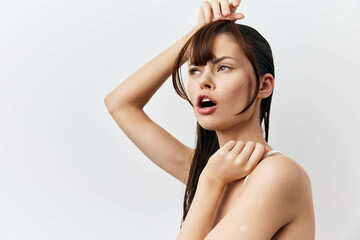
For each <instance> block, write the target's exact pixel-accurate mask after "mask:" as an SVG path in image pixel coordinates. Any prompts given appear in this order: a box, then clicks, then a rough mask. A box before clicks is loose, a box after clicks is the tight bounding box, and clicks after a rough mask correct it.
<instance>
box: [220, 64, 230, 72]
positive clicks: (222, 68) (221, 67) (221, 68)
mask: <svg viewBox="0 0 360 240" xmlns="http://www.w3.org/2000/svg"><path fill="white" fill-rule="evenodd" d="M228 69H230V67H228V66H225V65H221V66H219V68H218V71H224V70H228Z"/></svg>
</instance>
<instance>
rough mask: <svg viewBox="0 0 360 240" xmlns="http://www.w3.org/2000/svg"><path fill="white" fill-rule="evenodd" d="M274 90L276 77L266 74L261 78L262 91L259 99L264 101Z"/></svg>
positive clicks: (260, 90)
mask: <svg viewBox="0 0 360 240" xmlns="http://www.w3.org/2000/svg"><path fill="white" fill-rule="evenodd" d="M273 90H274V77H273V75H272V74H270V73H266V74H264V75H263V76H262V77H261V78H260V89H259V93H258V98H261V99H264V98H267V97H269V96H270V95H271V93H272V92H273Z"/></svg>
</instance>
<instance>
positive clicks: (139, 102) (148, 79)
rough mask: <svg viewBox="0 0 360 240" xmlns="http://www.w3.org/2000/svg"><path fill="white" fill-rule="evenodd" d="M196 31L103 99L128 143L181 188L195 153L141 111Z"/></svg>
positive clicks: (166, 77) (167, 76)
mask: <svg viewBox="0 0 360 240" xmlns="http://www.w3.org/2000/svg"><path fill="white" fill-rule="evenodd" d="M198 27H199V25H197V26H196V27H194V28H193V29H192V30H191V31H190V32H189V33H188V34H186V35H185V36H184V37H182V38H181V39H180V40H179V41H177V42H176V43H175V44H173V45H172V46H170V47H169V48H167V49H166V50H165V51H163V52H162V53H161V54H159V55H158V56H156V57H155V58H154V59H152V60H151V61H149V62H148V63H147V64H145V65H144V66H143V67H141V68H140V69H139V70H137V71H136V72H135V73H134V74H132V75H131V76H130V77H129V78H127V79H126V80H125V81H123V82H122V83H121V84H120V85H119V86H118V87H116V88H115V89H114V90H113V91H112V92H110V93H109V94H108V95H107V96H106V98H105V105H106V107H107V109H108V111H109V112H110V114H111V116H112V117H113V118H114V120H115V121H116V123H117V124H118V125H119V127H120V128H121V129H122V130H123V131H124V133H125V134H126V135H127V136H128V137H129V138H130V140H131V141H132V142H133V143H134V144H135V145H136V146H137V147H138V148H139V149H140V150H141V151H142V152H143V153H144V154H145V155H146V156H147V157H148V158H149V159H150V160H151V161H153V162H154V163H155V164H156V165H158V166H159V167H160V168H162V169H163V170H165V171H166V172H168V173H169V174H170V175H172V176H174V177H175V178H176V179H178V180H180V181H181V182H183V183H184V184H186V181H187V175H188V170H189V166H188V165H189V163H190V160H191V157H192V155H193V152H194V150H193V149H192V148H189V147H187V146H185V145H184V144H182V143H181V142H179V141H178V140H177V139H176V138H174V137H173V136H172V135H170V134H169V133H168V132H167V131H165V130H164V129H163V128H161V127H160V126H159V125H158V124H156V123H155V122H153V121H152V120H151V119H150V118H149V117H148V116H147V115H146V114H145V112H144V111H143V108H144V106H145V105H146V104H147V102H148V101H149V100H150V98H151V97H152V96H153V95H154V93H155V92H156V91H157V90H158V89H159V88H160V86H161V85H162V84H163V83H164V82H165V81H166V79H168V78H169V76H170V75H171V73H172V67H173V63H174V62H175V59H176V57H177V55H178V53H179V52H180V50H181V48H182V47H183V46H184V44H185V43H186V41H187V40H188V39H189V37H190V36H191V34H192V33H193V32H194V31H196V29H197V28H198Z"/></svg>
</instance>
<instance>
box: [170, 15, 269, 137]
mask: <svg viewBox="0 0 360 240" xmlns="http://www.w3.org/2000/svg"><path fill="white" fill-rule="evenodd" d="M184 57H187V58H188V59H187V60H188V63H189V81H188V84H187V86H186V89H187V91H186V90H185V87H184V83H183V81H182V79H181V73H180V63H181V60H182V59H183V58H184ZM273 76H274V65H273V58H272V53H271V48H270V46H269V44H268V43H267V41H266V40H265V39H264V38H263V37H262V36H261V35H260V34H259V33H258V32H257V31H256V30H255V29H253V28H251V27H249V26H246V25H240V24H235V23H234V22H233V21H229V20H222V21H217V22H213V23H210V24H207V25H205V26H203V27H202V28H201V29H199V30H198V31H197V32H196V33H194V35H193V36H192V37H191V38H190V39H189V41H188V42H187V43H186V44H185V46H184V48H183V49H182V51H181V52H180V54H179V56H178V59H177V62H176V63H175V65H174V71H173V83H174V87H175V90H176V91H177V93H178V94H179V95H180V96H181V97H183V98H184V99H186V100H188V101H189V103H190V104H191V105H192V106H193V107H194V108H193V109H194V112H195V115H196V117H197V120H198V122H199V124H200V125H201V127H203V128H205V129H208V130H221V129H226V128H228V127H231V126H233V125H234V124H242V123H243V122H244V121H248V120H249V119H250V118H251V119H252V118H257V119H258V120H259V121H260V124H261V122H262V121H263V120H264V119H265V130H266V139H267V132H268V117H269V110H270V103H271V97H272V87H273ZM259 90H260V91H259ZM208 98H209V99H210V100H212V102H213V103H214V102H216V106H214V107H212V108H200V109H199V111H198V108H199V107H198V105H199V104H200V107H201V106H208V105H206V104H209V105H212V104H213V103H211V102H208V103H206V101H207V99H208ZM201 102H203V104H201ZM260 102H261V104H260ZM209 110H210V112H211V113H210V114H208V113H209ZM213 110H214V111H213Z"/></svg>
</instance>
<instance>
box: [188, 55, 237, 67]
mask: <svg viewBox="0 0 360 240" xmlns="http://www.w3.org/2000/svg"><path fill="white" fill-rule="evenodd" d="M227 58H229V59H232V60H234V61H236V59H235V58H233V57H229V56H222V57H218V58H213V59H211V60H210V62H211V63H212V64H216V63H219V62H221V61H222V60H224V59H227ZM190 66H196V65H195V64H193V63H190V62H189V67H190Z"/></svg>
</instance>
